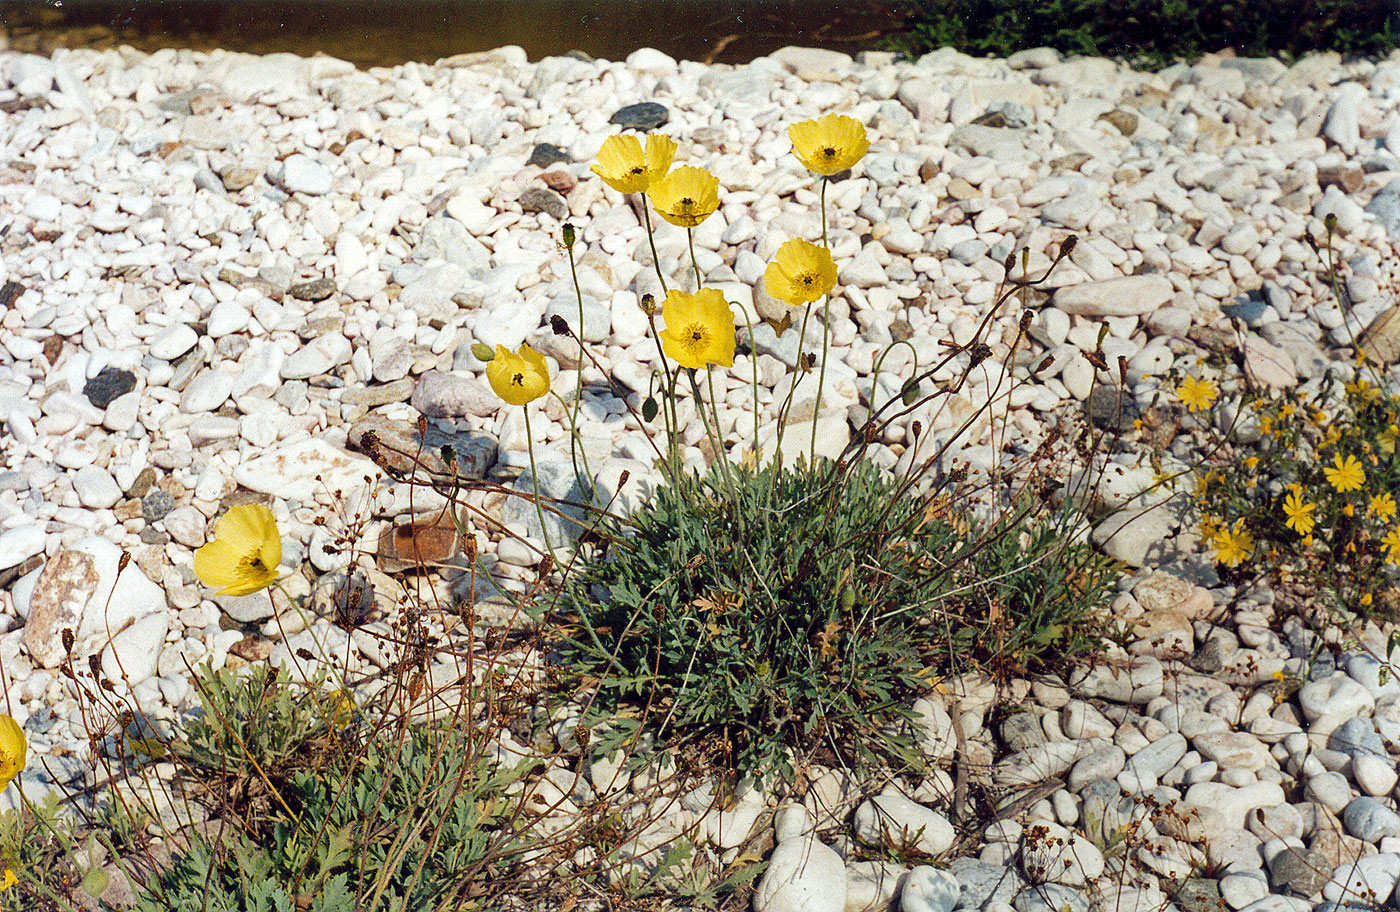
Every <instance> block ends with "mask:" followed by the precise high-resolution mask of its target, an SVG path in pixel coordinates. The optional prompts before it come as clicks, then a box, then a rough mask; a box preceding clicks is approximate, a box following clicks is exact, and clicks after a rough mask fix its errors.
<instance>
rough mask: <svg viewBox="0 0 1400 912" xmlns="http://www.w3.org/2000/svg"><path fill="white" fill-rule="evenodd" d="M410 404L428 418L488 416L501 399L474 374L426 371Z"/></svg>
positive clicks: (499, 406) (497, 407)
mask: <svg viewBox="0 0 1400 912" xmlns="http://www.w3.org/2000/svg"><path fill="white" fill-rule="evenodd" d="M409 402H410V404H412V406H413V407H414V408H416V409H417V410H418V411H419V412H422V413H423V414H424V415H426V416H428V417H429V418H464V417H467V416H474V417H477V418H490V417H492V416H494V415H495V414H496V412H497V411H498V410H499V409H500V408H501V405H502V403H501V400H500V398H499V397H498V396H496V394H495V393H493V392H492V391H491V389H490V387H488V386H487V385H486V384H484V383H482V382H481V381H480V380H477V379H476V378H475V377H464V376H461V375H459V374H448V373H443V372H441V371H428V372H427V373H426V374H424V375H423V376H422V377H420V378H419V379H418V385H417V387H415V388H414V390H413V396H412V397H411V398H410V400H409Z"/></svg>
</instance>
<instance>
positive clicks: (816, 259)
mask: <svg viewBox="0 0 1400 912" xmlns="http://www.w3.org/2000/svg"><path fill="white" fill-rule="evenodd" d="M763 287H764V288H766V289H767V290H768V294H770V295H772V296H773V297H775V298H777V299H778V300H779V301H786V302H787V303H788V304H791V305H792V306H793V307H796V306H798V305H799V304H810V303H811V302H813V301H815V300H817V299H818V298H820V297H821V296H822V295H824V294H826V293H827V292H829V291H831V289H833V288H835V287H836V261H835V260H833V259H832V258H831V251H830V250H827V249H826V248H825V247H822V246H819V245H817V244H812V243H809V242H808V241H804V240H802V239H801V238H793V239H792V240H790V241H788V242H787V243H786V244H784V245H783V246H781V247H779V248H778V253H777V255H776V256H775V257H773V262H771V263H769V264H768V269H767V270H765V271H764V273H763Z"/></svg>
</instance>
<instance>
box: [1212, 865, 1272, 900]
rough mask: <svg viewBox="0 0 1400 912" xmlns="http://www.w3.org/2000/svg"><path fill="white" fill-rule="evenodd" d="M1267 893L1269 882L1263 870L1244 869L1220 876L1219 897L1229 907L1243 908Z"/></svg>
mask: <svg viewBox="0 0 1400 912" xmlns="http://www.w3.org/2000/svg"><path fill="white" fill-rule="evenodd" d="M1268 895H1269V882H1268V881H1267V880H1266V879H1265V878H1264V874H1263V872H1260V871H1244V872H1240V873H1238V874H1227V875H1226V876H1224V877H1222V878H1220V898H1221V899H1223V900H1225V905H1227V906H1229V907H1230V908H1231V909H1236V910H1239V909H1243V908H1244V907H1245V906H1247V905H1249V904H1250V903H1252V902H1256V901H1258V900H1261V899H1263V898H1264V897H1266V896H1268Z"/></svg>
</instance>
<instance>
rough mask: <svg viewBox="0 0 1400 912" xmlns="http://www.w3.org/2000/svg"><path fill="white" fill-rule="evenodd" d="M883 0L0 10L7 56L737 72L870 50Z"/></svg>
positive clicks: (188, 0)
mask: <svg viewBox="0 0 1400 912" xmlns="http://www.w3.org/2000/svg"><path fill="white" fill-rule="evenodd" d="M882 5H883V0H847V2H840V0H807V2H797V0H657V2H635V0H629V2H622V0H601V2H598V0H593V2H578V0H575V2H569V0H388V2H385V0H378V2H376V0H348V2H332V0H294V2H285V0H284V2H268V0H173V2H167V0H123V2H116V0H65V2H50V3H37V2H17V0H0V23H3V24H4V25H5V26H6V28H7V30H8V32H9V36H10V44H11V46H12V47H15V48H18V49H22V50H28V51H39V52H46V51H49V50H51V49H52V48H53V47H56V46H63V47H113V46H116V45H121V44H130V45H132V46H134V47H136V48H139V49H141V50H146V51H150V50H156V49H158V48H162V47H187V48H194V49H197V50H210V49H213V48H225V49H228V50H233V51H247V52H251V53H271V52H274V51H291V52H293V53H297V54H303V55H307V56H309V55H311V54H314V53H317V52H321V53H325V54H329V55H331V56H333V57H339V58H342V59H344V60H350V61H352V62H354V63H356V64H358V65H360V66H388V65H394V64H399V63H403V62H405V61H409V60H419V61H425V62H431V61H434V60H437V59H439V58H442V57H450V56H452V55H453V54H460V53H464V52H469V51H483V50H489V49H491V48H495V47H500V46H501V45H506V44H518V45H520V46H522V47H524V48H525V50H526V52H527V53H528V54H529V55H530V59H531V60H538V59H539V58H541V57H546V56H551V55H556V54H562V53H564V52H566V51H570V50H581V51H584V52H585V53H588V54H591V55H593V56H595V57H603V58H607V59H610V60H621V59H623V58H625V57H626V56H627V55H628V54H629V53H631V52H632V51H634V50H636V49H637V48H639V47H654V48H657V49H659V50H662V51H665V52H666V53H668V54H670V55H672V56H674V57H678V58H682V59H690V60H705V59H707V58H708V59H714V60H717V61H721V62H728V63H737V62H741V61H746V60H751V59H753V58H754V57H758V56H761V55H763V54H766V53H769V52H770V51H773V50H775V49H777V48H780V47H783V46H784V45H789V44H798V45H804V46H810V47H829V48H834V49H838V50H844V51H848V52H854V51H857V50H862V49H867V48H872V47H877V46H878V45H879V35H880V34H881V33H883V32H885V31H888V30H889V28H890V26H891V25H892V23H893V21H894V19H893V16H892V15H891V14H890V13H889V12H888V11H887V10H886V9H882V8H881V6H882Z"/></svg>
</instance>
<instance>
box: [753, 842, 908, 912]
mask: <svg viewBox="0 0 1400 912" xmlns="http://www.w3.org/2000/svg"><path fill="white" fill-rule="evenodd" d="M780 841H781V840H780ZM908 873H909V869H908V868H907V867H905V866H904V865H902V864H896V863H895V862H892V861H854V862H851V863H850V864H848V865H846V912H876V910H884V909H889V908H891V907H892V906H893V905H894V901H895V898H896V897H897V896H899V895H900V891H901V884H903V883H904V882H905V880H906V878H907V875H908Z"/></svg>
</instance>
